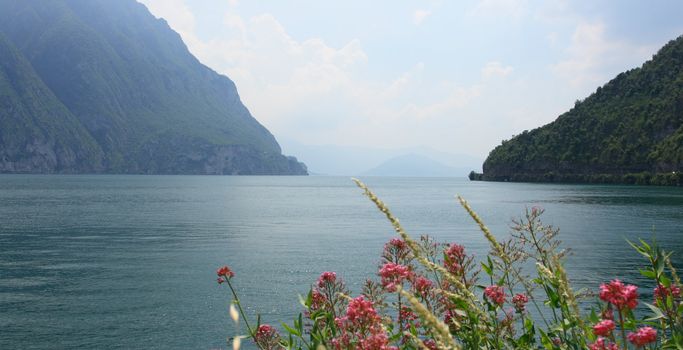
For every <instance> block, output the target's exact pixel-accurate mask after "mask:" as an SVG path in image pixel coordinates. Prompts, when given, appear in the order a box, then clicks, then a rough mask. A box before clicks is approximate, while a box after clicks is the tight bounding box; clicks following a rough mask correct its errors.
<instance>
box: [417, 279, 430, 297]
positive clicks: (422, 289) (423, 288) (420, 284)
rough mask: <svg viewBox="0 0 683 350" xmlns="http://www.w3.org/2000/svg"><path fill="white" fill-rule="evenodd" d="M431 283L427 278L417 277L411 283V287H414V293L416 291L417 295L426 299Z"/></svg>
mask: <svg viewBox="0 0 683 350" xmlns="http://www.w3.org/2000/svg"><path fill="white" fill-rule="evenodd" d="M432 285H433V284H432V281H430V280H429V279H428V278H426V277H423V276H419V277H417V278H416V279H415V281H414V282H413V286H414V287H415V291H417V293H418V294H420V295H421V296H423V297H426V296H427V294H428V293H429V290H430V289H432Z"/></svg>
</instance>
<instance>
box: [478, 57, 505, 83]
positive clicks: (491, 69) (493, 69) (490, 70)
mask: <svg viewBox="0 0 683 350" xmlns="http://www.w3.org/2000/svg"><path fill="white" fill-rule="evenodd" d="M512 71H513V68H512V67H511V66H503V64H501V63H500V62H495V61H494V62H489V63H487V64H486V65H485V66H484V68H482V69H481V75H482V77H483V78H484V79H490V78H493V77H506V76H508V74H510V73H512Z"/></svg>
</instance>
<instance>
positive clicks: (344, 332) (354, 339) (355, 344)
mask: <svg viewBox="0 0 683 350" xmlns="http://www.w3.org/2000/svg"><path fill="white" fill-rule="evenodd" d="M335 323H336V324H337V327H338V328H339V335H338V336H337V337H335V338H332V339H331V340H330V345H332V348H333V349H338V350H342V349H360V350H397V348H396V347H394V346H390V345H389V337H388V336H387V333H386V331H385V330H384V328H383V327H382V318H381V317H380V316H379V315H378V314H377V311H376V310H375V309H374V307H373V306H372V302H371V301H369V300H366V299H364V298H363V297H362V296H361V297H357V298H354V299H352V300H351V301H350V302H349V305H348V307H347V309H346V316H344V317H341V318H339V317H338V318H336V319H335Z"/></svg>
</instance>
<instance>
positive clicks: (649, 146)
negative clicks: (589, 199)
mask: <svg viewBox="0 0 683 350" xmlns="http://www.w3.org/2000/svg"><path fill="white" fill-rule="evenodd" d="M483 170H484V174H483V179H484V180H497V181H572V182H616V183H620V182H624V183H643V184H647V183H652V184H681V183H683V176H681V174H680V171H681V170H683V37H679V38H677V39H676V40H673V41H671V42H669V43H668V44H667V45H665V46H664V47H663V48H662V49H660V51H659V52H658V53H657V54H656V55H655V56H653V58H652V60H650V61H648V62H646V63H645V64H643V66H642V67H640V68H636V69H632V70H630V71H628V72H625V73H621V74H619V75H618V76H617V77H616V78H614V79H613V80H612V81H610V82H609V83H607V84H605V85H604V86H602V87H599V88H598V89H597V90H596V91H595V93H593V94H592V95H590V96H589V97H588V98H586V99H585V100H584V101H581V102H577V103H576V105H575V106H574V108H572V109H571V110H569V111H568V112H566V113H564V114H562V115H561V116H559V117H558V118H557V120H555V121H554V122H552V123H550V124H547V125H545V126H543V127H540V128H537V129H534V130H531V131H524V132H523V133H521V134H520V135H517V136H516V137H514V138H512V139H511V140H508V141H503V143H502V145H500V146H498V147H496V148H495V149H494V150H493V151H491V153H490V154H489V156H488V158H487V159H486V161H485V162H484V165H483Z"/></svg>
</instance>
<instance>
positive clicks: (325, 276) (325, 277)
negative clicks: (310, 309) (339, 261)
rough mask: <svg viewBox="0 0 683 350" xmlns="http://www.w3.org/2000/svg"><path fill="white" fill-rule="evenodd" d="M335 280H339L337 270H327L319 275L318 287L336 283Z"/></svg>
mask: <svg viewBox="0 0 683 350" xmlns="http://www.w3.org/2000/svg"><path fill="white" fill-rule="evenodd" d="M335 281H337V274H336V273H335V272H331V271H325V272H323V273H321V274H320V277H318V287H319V288H324V287H325V285H326V284H328V283H334V282H335Z"/></svg>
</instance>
